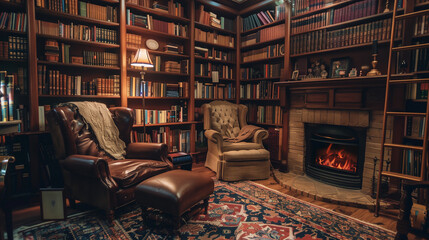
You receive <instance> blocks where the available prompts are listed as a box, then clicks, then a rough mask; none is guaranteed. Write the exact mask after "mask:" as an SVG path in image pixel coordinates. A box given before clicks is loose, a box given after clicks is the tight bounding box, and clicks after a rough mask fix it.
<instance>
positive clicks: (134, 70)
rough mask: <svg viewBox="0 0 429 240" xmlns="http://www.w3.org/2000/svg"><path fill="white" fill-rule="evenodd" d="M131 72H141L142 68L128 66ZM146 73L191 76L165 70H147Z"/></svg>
mask: <svg viewBox="0 0 429 240" xmlns="http://www.w3.org/2000/svg"><path fill="white" fill-rule="evenodd" d="M127 71H129V72H138V73H140V72H141V71H142V70H141V69H134V68H127ZM145 73H146V74H149V75H150V74H152V75H170V76H180V77H189V74H184V73H171V72H163V71H145Z"/></svg>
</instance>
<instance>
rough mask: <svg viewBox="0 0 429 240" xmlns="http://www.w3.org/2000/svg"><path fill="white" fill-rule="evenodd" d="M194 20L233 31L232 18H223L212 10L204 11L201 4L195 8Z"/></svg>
mask: <svg viewBox="0 0 429 240" xmlns="http://www.w3.org/2000/svg"><path fill="white" fill-rule="evenodd" d="M195 21H197V22H199V23H201V24H205V25H209V26H212V27H217V28H221V29H224V30H228V31H234V20H233V19H229V18H225V17H223V16H217V14H216V13H214V12H208V11H205V10H204V5H203V4H201V5H200V6H199V7H198V8H197V9H196V10H195Z"/></svg>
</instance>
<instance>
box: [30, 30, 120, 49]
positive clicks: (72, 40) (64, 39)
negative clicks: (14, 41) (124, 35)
mask: <svg viewBox="0 0 429 240" xmlns="http://www.w3.org/2000/svg"><path fill="white" fill-rule="evenodd" d="M36 36H37V37H40V38H50V39H55V40H59V41H63V42H69V43H78V44H88V45H92V46H97V47H105V48H119V44H111V43H101V42H96V41H86V40H78V39H73V38H66V37H60V36H54V35H47V34H40V33H38V34H37V35H36Z"/></svg>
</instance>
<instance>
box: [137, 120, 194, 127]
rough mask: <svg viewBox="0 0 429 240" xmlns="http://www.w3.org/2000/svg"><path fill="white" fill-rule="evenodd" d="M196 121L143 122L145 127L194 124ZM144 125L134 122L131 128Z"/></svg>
mask: <svg viewBox="0 0 429 240" xmlns="http://www.w3.org/2000/svg"><path fill="white" fill-rule="evenodd" d="M196 123H198V122H196V121H193V122H170V123H154V124H145V125H146V127H163V126H175V125H190V124H196ZM139 127H144V126H143V124H134V125H133V128H139Z"/></svg>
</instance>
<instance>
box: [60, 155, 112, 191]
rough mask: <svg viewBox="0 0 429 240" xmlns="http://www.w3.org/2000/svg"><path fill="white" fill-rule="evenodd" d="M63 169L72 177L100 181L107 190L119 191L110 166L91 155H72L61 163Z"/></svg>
mask: <svg viewBox="0 0 429 240" xmlns="http://www.w3.org/2000/svg"><path fill="white" fill-rule="evenodd" d="M61 165H62V167H63V168H64V169H65V170H67V171H69V172H70V173H71V174H72V175H80V176H85V177H90V178H95V179H99V180H100V182H101V183H102V184H103V185H105V186H106V187H107V188H109V189H111V190H113V191H114V192H115V191H118V190H119V186H118V184H117V183H116V182H115V180H113V178H112V176H111V175H110V170H109V165H108V164H107V162H106V160H104V159H102V158H99V157H94V156H89V155H77V154H76V155H70V156H68V157H67V158H66V159H65V160H63V161H61Z"/></svg>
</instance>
